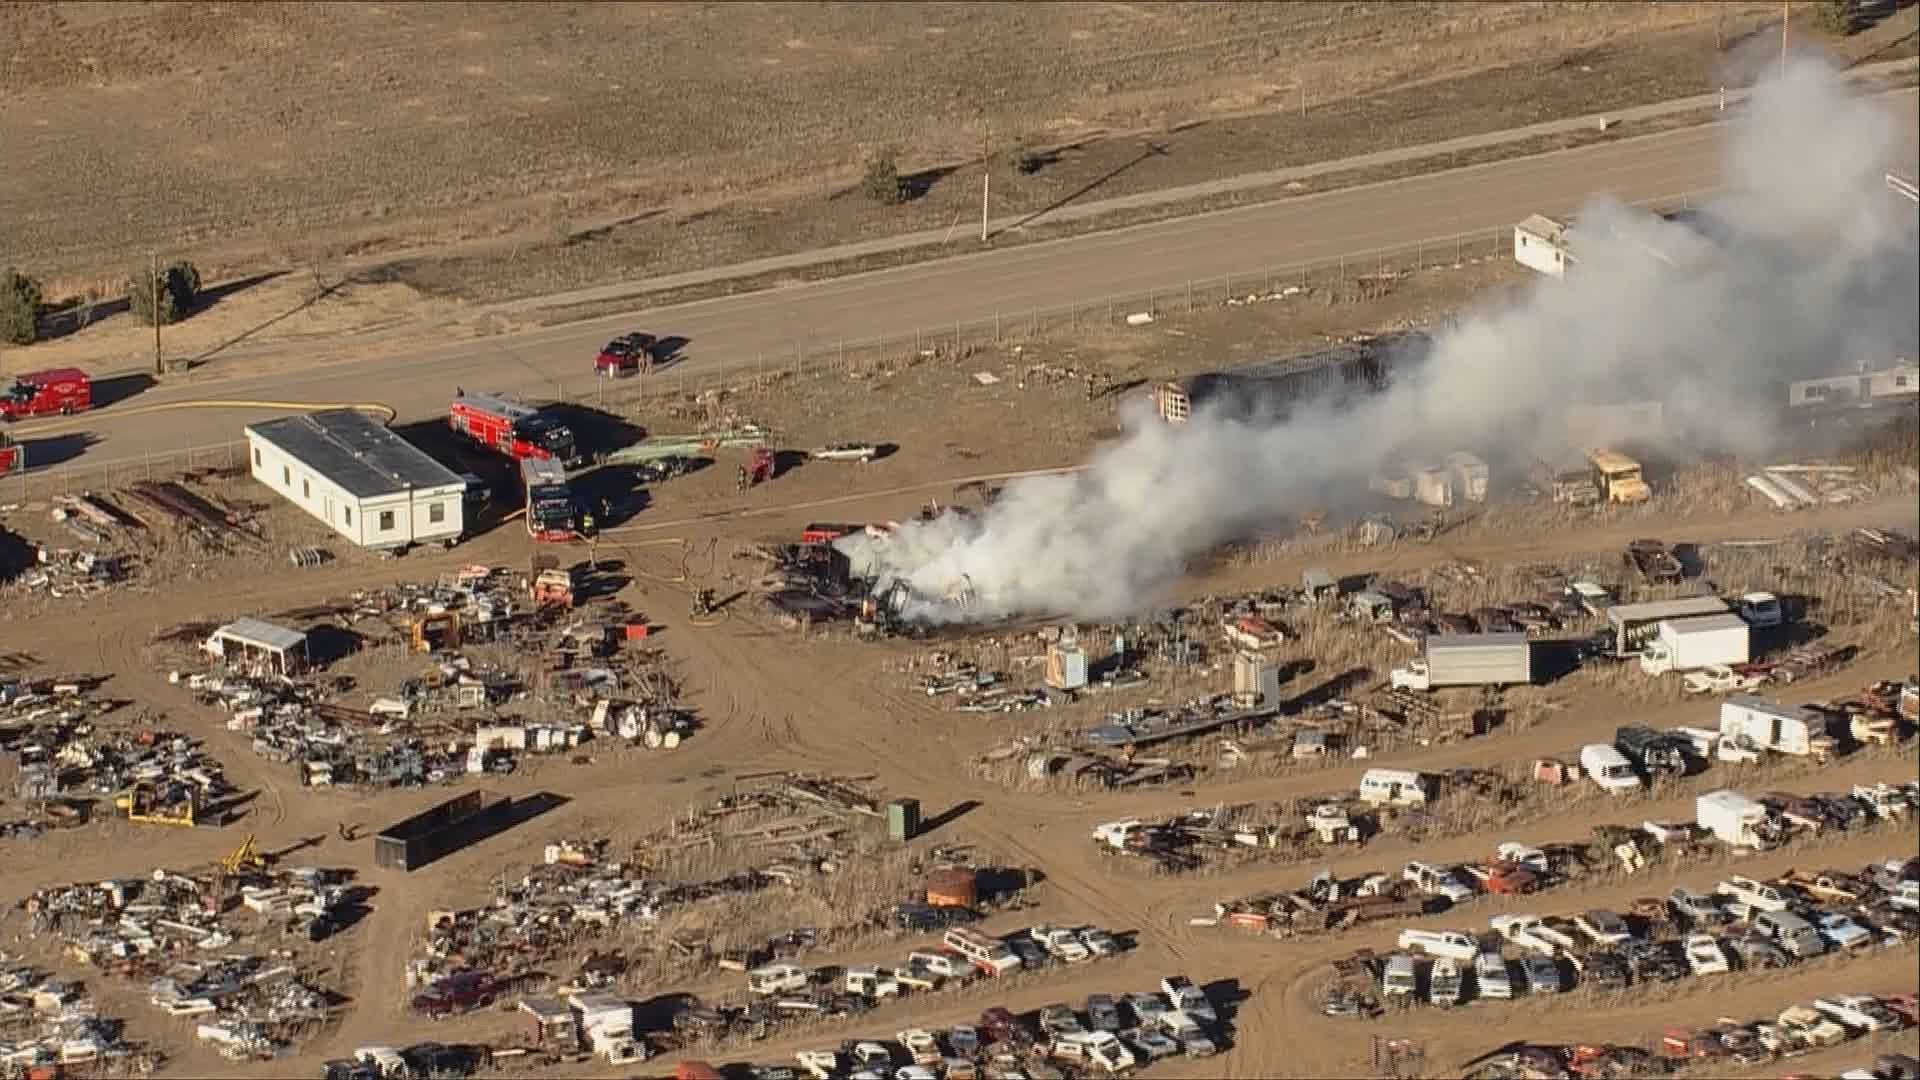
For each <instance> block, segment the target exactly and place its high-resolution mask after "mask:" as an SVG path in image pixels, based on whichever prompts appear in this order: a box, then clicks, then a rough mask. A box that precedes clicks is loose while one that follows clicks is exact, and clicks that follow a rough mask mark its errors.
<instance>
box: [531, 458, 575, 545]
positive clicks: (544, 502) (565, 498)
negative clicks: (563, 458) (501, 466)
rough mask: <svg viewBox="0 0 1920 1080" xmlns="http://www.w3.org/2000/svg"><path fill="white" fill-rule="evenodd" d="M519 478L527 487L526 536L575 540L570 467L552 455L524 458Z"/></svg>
mask: <svg viewBox="0 0 1920 1080" xmlns="http://www.w3.org/2000/svg"><path fill="white" fill-rule="evenodd" d="M520 481H521V484H522V485H523V486H524V487H525V488H526V490H527V514H526V517H527V535H528V536H531V537H533V538H534V539H535V540H543V541H547V542H560V541H567V540H571V539H573V536H574V529H575V525H574V515H575V513H576V512H577V507H576V506H575V504H574V501H573V490H572V489H571V488H569V487H567V470H565V469H564V468H561V466H560V463H559V462H557V461H555V460H553V459H552V458H521V459H520Z"/></svg>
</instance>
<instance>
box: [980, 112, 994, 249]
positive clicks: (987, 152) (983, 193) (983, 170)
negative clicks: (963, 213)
mask: <svg viewBox="0 0 1920 1080" xmlns="http://www.w3.org/2000/svg"><path fill="white" fill-rule="evenodd" d="M992 190H993V132H992V130H991V129H989V130H988V132H987V138H986V142H985V145H984V146H983V147H982V148H981V151H980V242H981V243H983V244H984V243H986V242H987V198H988V194H989V192H991V191H992Z"/></svg>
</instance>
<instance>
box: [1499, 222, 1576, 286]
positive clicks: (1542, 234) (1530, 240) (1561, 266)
mask: <svg viewBox="0 0 1920 1080" xmlns="http://www.w3.org/2000/svg"><path fill="white" fill-rule="evenodd" d="M1570 234H1571V230H1570V229H1569V228H1568V227H1567V223H1566V222H1564V221H1556V220H1554V219H1553V218H1550V217H1548V216H1546V215H1545V214H1528V215H1527V219H1526V220H1525V221H1522V222H1521V223H1520V224H1518V225H1515V226H1514V227H1513V261H1514V262H1517V263H1519V264H1520V265H1521V266H1524V267H1526V268H1527V269H1529V270H1534V271H1538V272H1539V273H1542V274H1545V275H1547V276H1548V277H1555V278H1557V277H1565V276H1566V275H1567V264H1568V263H1571V262H1572V261H1573V251H1572V250H1571V246H1570V244H1569V243H1568V241H1569V240H1570V238H1571V235H1570Z"/></svg>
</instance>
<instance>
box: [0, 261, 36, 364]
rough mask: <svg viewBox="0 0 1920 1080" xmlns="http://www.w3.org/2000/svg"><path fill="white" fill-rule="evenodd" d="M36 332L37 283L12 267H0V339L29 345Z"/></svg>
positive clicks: (15, 343) (9, 342)
mask: <svg viewBox="0 0 1920 1080" xmlns="http://www.w3.org/2000/svg"><path fill="white" fill-rule="evenodd" d="M39 336H40V283H39V282H37V281H35V280H33V279H32V278H30V277H28V276H26V275H25V274H22V273H21V272H20V271H18V270H15V269H14V268H12V267H8V268H7V269H6V270H4V271H0V341H4V342H6V343H8V344H9V345H31V344H33V343H34V341H35V340H37V339H38V338H39Z"/></svg>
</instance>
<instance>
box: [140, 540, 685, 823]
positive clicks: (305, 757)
mask: <svg viewBox="0 0 1920 1080" xmlns="http://www.w3.org/2000/svg"><path fill="white" fill-rule="evenodd" d="M530 596H531V591H530V587H529V585H528V583H527V581H526V578H525V576H524V575H517V574H515V573H513V572H509V571H504V570H500V569H496V568H489V567H484V566H482V567H468V568H466V569H464V570H461V571H459V572H457V573H452V574H447V575H444V576H443V577H442V578H441V579H439V580H438V581H436V582H431V583H419V584H402V585H397V586H393V587H391V588H386V589H379V590H368V591H362V592H357V593H355V594H353V596H352V597H350V598H349V599H348V600H347V601H346V602H344V603H342V604H338V605H333V606H328V607H324V608H322V609H319V610H320V613H322V614H325V615H327V616H330V617H337V618H339V619H341V620H342V621H343V622H344V623H345V625H346V627H347V628H348V631H349V632H351V633H353V634H356V635H359V636H360V637H361V638H362V639H365V640H368V641H373V640H376V639H377V640H384V641H388V642H395V641H397V642H402V643H404V647H405V648H407V649H409V650H411V651H412V652H415V653H419V654H421V660H420V667H419V668H418V669H417V674H414V675H412V676H409V677H406V678H404V679H402V680H401V681H400V683H399V684H398V685H397V686H395V687H393V688H392V689H391V692H390V693H381V694H377V695H370V694H368V693H366V692H365V691H362V690H359V688H357V687H356V686H355V685H354V684H353V680H351V679H348V678H344V677H330V676H328V675H326V674H325V673H320V672H310V673H307V674H305V675H302V676H297V677H287V676H277V675H275V676H261V675H257V674H246V673H237V672H234V671H231V670H229V669H228V668H226V667H224V666H222V665H220V664H215V665H214V666H213V667H212V668H211V669H210V670H208V671H205V672H201V673H195V674H191V675H188V676H186V677H185V678H184V680H183V681H185V683H186V684H187V685H188V686H189V688H191V689H192V690H193V691H194V693H195V694H196V695H197V696H198V698H199V699H200V701H201V702H202V703H203V704H206V705H209V706H214V707H217V708H219V709H221V710H223V711H225V712H226V713H228V714H229V719H228V721H227V726H228V727H229V728H230V729H232V730H234V731H238V732H242V733H244V734H247V735H250V736H251V737H252V740H253V744H252V745H253V749H254V751H255V752H256V753H258V754H260V755H261V756H262V757H265V758H268V759H269V760H273V761H279V762H283V763H288V764H290V765H292V766H294V767H295V768H296V769H297V770H298V771H299V774H300V779H301V782H302V784H305V785H312V786H332V785H346V784H357V785H366V786H372V787H404V786H417V785H421V784H427V783H438V782H445V781H451V780H454V779H457V778H459V777H461V776H464V775H467V774H469V773H479V772H511V771H512V770H513V769H514V768H515V765H516V755H517V754H520V753H561V752H565V751H568V750H572V749H575V748H577V747H580V746H582V745H583V744H586V743H589V742H591V741H594V740H598V739H609V740H614V741H615V742H616V743H617V744H620V745H644V746H646V747H648V748H660V747H665V748H672V747H675V746H677V745H679V743H680V741H681V740H682V739H684V738H685V737H687V736H688V735H690V734H691V733H692V732H693V731H694V730H695V727H696V722H695V719H694V716H693V714H692V713H691V712H690V711H689V710H688V709H686V708H684V707H683V706H681V705H680V704H679V702H678V688H677V686H676V685H675V684H674V682H673V680H672V679H671V678H669V677H668V676H667V675H666V673H665V672H664V671H663V670H662V669H661V658H660V656H659V654H658V653H656V652H653V651H650V650H646V649H638V648H632V647H627V646H626V642H627V641H629V640H630V639H632V638H634V637H635V636H636V635H635V634H634V633H633V632H632V630H631V628H632V627H634V626H642V627H643V626H644V624H642V623H639V622H637V621H634V620H632V619H631V618H630V616H629V613H627V612H625V611H624V610H621V609H616V608H613V607H609V608H606V609H605V610H602V611H599V612H597V613H596V614H598V615H599V616H600V618H599V619H596V620H594V621H587V620H584V619H581V618H578V617H577V614H576V613H575V612H573V610H572V609H570V608H565V607H561V606H558V605H535V604H533V603H531V601H530V599H529V597H530ZM608 619H611V620H613V621H612V622H607V621H605V620H608ZM203 629H205V628H204V627H199V626H183V627H179V628H176V629H175V630H172V631H169V632H168V633H166V634H164V635H162V638H163V639H168V640H172V641H175V642H178V643H185V642H189V641H194V640H197V638H198V637H199V636H200V633H201V631H202V630H203ZM490 642H491V643H498V644H500V645H503V646H505V647H506V648H505V650H504V653H503V655H506V656H510V657H513V658H516V659H523V660H524V663H510V664H506V665H504V666H503V665H501V664H493V663H488V662H486V661H485V660H484V659H476V658H475V656H470V655H468V654H467V653H466V652H465V651H463V650H464V649H465V647H466V646H479V645H482V644H485V643H490ZM173 677H174V678H176V679H179V678H180V674H179V672H178V670H177V669H176V671H175V672H174V674H173ZM350 703H351V704H350ZM508 707H517V708H518V709H525V710H529V711H530V713H531V714H532V715H509V714H506V713H504V712H502V710H503V709H506V708H508Z"/></svg>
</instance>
